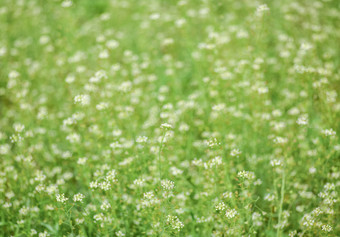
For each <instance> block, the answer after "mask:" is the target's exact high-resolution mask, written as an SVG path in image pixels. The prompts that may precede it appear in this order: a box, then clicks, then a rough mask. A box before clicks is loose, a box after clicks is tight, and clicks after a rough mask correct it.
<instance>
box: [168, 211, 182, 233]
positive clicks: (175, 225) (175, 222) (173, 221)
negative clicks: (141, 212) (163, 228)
mask: <svg viewBox="0 0 340 237" xmlns="http://www.w3.org/2000/svg"><path fill="white" fill-rule="evenodd" d="M167 223H168V224H169V225H170V226H171V228H172V229H173V230H175V231H180V230H181V229H182V228H183V227H184V224H183V223H182V222H181V221H180V220H179V219H178V217H177V216H171V215H168V216H167Z"/></svg>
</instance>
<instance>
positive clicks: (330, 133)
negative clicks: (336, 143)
mask: <svg viewBox="0 0 340 237" xmlns="http://www.w3.org/2000/svg"><path fill="white" fill-rule="evenodd" d="M322 133H323V134H324V135H325V136H326V137H331V136H335V135H336V132H335V131H334V130H333V129H332V128H330V129H324V130H322Z"/></svg>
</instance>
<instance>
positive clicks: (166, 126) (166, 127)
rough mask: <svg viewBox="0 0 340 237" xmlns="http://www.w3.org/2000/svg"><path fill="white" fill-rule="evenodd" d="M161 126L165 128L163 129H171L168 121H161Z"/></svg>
mask: <svg viewBox="0 0 340 237" xmlns="http://www.w3.org/2000/svg"><path fill="white" fill-rule="evenodd" d="M161 128H162V129H165V130H169V129H172V125H171V124H168V123H163V124H162V125H161Z"/></svg>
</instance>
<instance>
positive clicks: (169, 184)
mask: <svg viewBox="0 0 340 237" xmlns="http://www.w3.org/2000/svg"><path fill="white" fill-rule="evenodd" d="M161 185H162V188H163V189H165V190H172V189H173V188H174V187H175V184H174V182H172V181H170V180H167V179H165V180H162V181H161Z"/></svg>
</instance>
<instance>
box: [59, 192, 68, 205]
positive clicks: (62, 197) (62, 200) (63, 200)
mask: <svg viewBox="0 0 340 237" xmlns="http://www.w3.org/2000/svg"><path fill="white" fill-rule="evenodd" d="M56 198H57V202H61V203H65V202H66V201H67V200H68V198H66V197H65V194H63V193H62V194H57V195H56Z"/></svg>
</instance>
